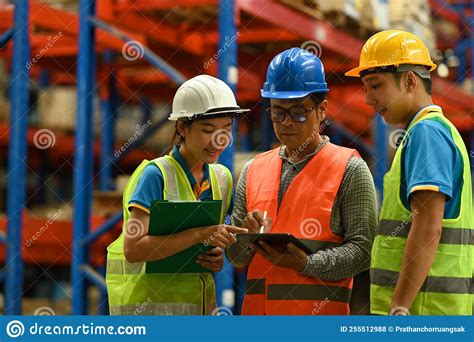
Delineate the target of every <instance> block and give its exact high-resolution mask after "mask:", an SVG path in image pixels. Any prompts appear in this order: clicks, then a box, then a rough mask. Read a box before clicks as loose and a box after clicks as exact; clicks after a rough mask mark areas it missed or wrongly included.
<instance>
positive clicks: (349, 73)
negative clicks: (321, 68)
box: [344, 62, 436, 77]
mask: <svg viewBox="0 0 474 342" xmlns="http://www.w3.org/2000/svg"><path fill="white" fill-rule="evenodd" d="M400 64H414V65H425V66H427V67H430V72H431V71H433V70H435V69H436V64H434V63H432V64H430V65H427V64H426V63H415V62H409V63H396V64H380V65H370V66H358V67H357V68H354V69H351V70H349V71H347V72H346V73H344V75H346V76H349V77H360V73H361V71H364V70H368V69H374V68H381V67H387V66H390V65H400Z"/></svg>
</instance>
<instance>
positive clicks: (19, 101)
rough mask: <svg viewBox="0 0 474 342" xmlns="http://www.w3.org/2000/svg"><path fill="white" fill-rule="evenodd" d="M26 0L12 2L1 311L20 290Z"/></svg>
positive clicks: (13, 303)
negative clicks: (11, 45)
mask: <svg viewBox="0 0 474 342" xmlns="http://www.w3.org/2000/svg"><path fill="white" fill-rule="evenodd" d="M28 18H29V1H28V0H18V1H16V3H15V13H14V28H13V58H12V84H11V100H12V108H11V118H10V144H9V147H8V182H7V184H8V189H7V215H8V224H7V236H6V244H7V253H6V255H7V257H6V279H5V281H6V283H5V314H6V315H18V314H21V306H22V300H21V297H22V291H23V269H24V264H23V259H22V252H21V251H22V248H21V245H22V231H23V229H22V228H23V220H22V213H23V208H24V206H25V195H26V194H25V193H26V158H27V145H26V141H27V139H26V133H27V129H28V106H29V71H28V69H27V64H28V62H29V58H30V37H29V24H28Z"/></svg>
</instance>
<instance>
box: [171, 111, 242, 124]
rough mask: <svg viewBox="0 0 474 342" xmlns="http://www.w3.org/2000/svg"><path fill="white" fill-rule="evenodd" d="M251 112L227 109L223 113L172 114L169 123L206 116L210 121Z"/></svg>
mask: <svg viewBox="0 0 474 342" xmlns="http://www.w3.org/2000/svg"><path fill="white" fill-rule="evenodd" d="M247 112H250V109H241V108H238V109H226V110H222V111H215V112H214V111H213V112H210V113H196V114H193V115H191V116H190V115H189V114H173V113H172V114H171V115H170V116H169V118H168V120H169V121H177V120H179V119H188V120H193V119H196V118H197V117H201V116H205V117H208V118H209V119H212V118H213V117H215V116H222V114H232V115H233V116H237V115H239V114H243V113H247Z"/></svg>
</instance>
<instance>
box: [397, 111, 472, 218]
mask: <svg viewBox="0 0 474 342" xmlns="http://www.w3.org/2000/svg"><path fill="white" fill-rule="evenodd" d="M430 109H433V110H439V111H441V108H439V107H438V106H435V105H431V106H428V107H425V108H422V109H421V110H420V111H419V112H418V113H417V114H415V115H414V116H413V118H412V119H411V121H410V123H409V124H408V126H409V125H410V124H411V122H413V121H414V120H418V119H420V117H421V116H422V115H423V114H424V113H426V112H427V111H429V110H430ZM408 126H407V128H408ZM407 128H406V129H407ZM401 165H402V175H401V176H402V180H401V187H400V197H401V200H402V202H403V205H404V206H405V208H406V209H408V210H411V208H410V196H411V194H412V193H413V192H415V191H418V190H431V191H436V192H441V193H443V194H444V195H446V203H445V208H444V218H445V219H451V218H456V217H457V216H458V215H459V211H460V206H461V191H462V186H463V167H464V164H463V159H462V156H461V153H460V152H459V150H458V149H457V147H456V144H455V142H454V139H453V137H452V136H451V132H450V129H449V127H447V126H445V125H444V124H443V123H441V122H440V121H437V120H431V119H428V120H423V121H421V122H419V123H417V124H416V125H415V126H414V127H413V128H412V129H411V130H410V132H408V136H407V138H406V145H405V147H404V148H403V150H402V156H401Z"/></svg>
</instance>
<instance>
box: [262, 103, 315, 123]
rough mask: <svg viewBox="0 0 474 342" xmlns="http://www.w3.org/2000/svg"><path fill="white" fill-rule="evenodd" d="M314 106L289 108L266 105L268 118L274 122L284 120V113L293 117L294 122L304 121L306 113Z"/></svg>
mask: <svg viewBox="0 0 474 342" xmlns="http://www.w3.org/2000/svg"><path fill="white" fill-rule="evenodd" d="M314 108H315V107H291V108H289V109H285V108H281V107H268V108H267V109H266V111H267V113H268V114H270V118H271V120H272V121H273V122H275V123H282V122H283V121H285V118H286V114H287V113H288V115H289V116H290V117H291V118H292V119H293V121H295V122H305V121H306V119H307V117H308V114H309V113H310V112H311V111H312V110H313V109H314Z"/></svg>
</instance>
